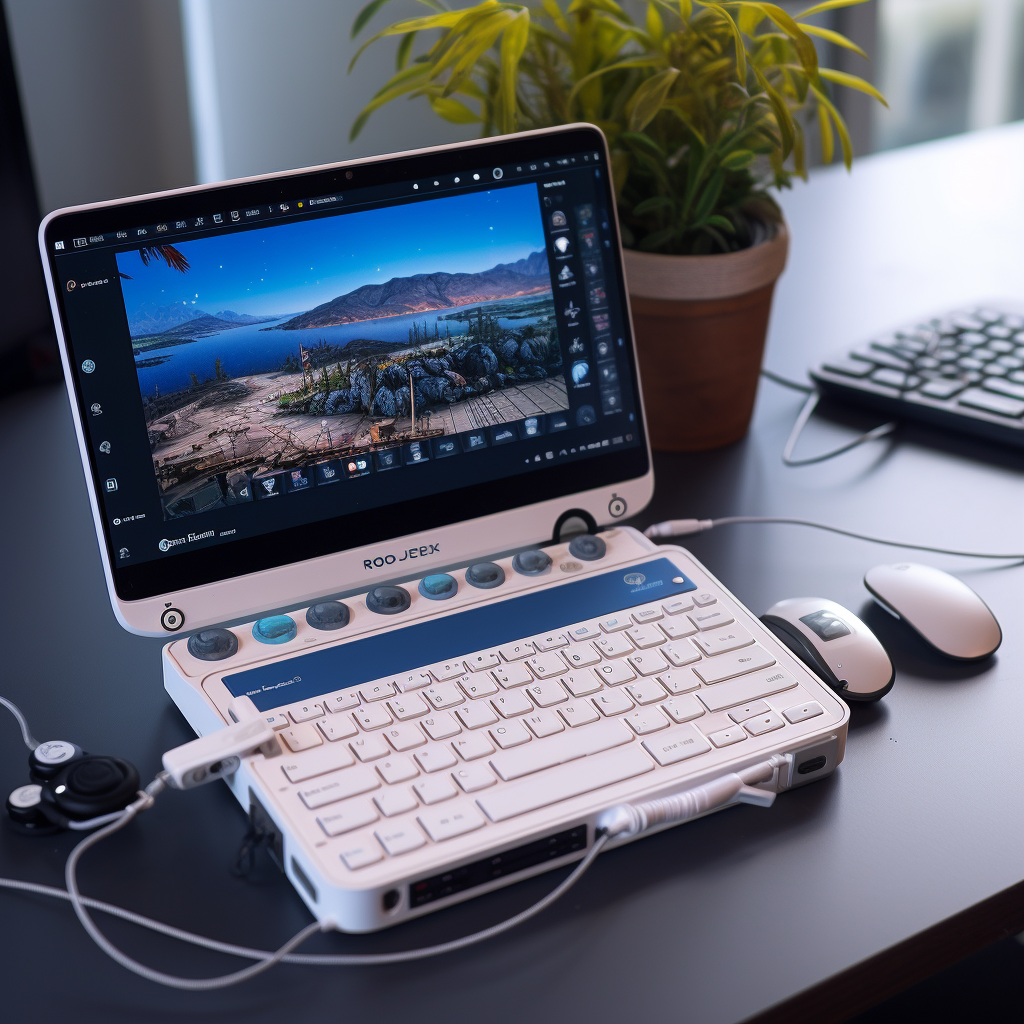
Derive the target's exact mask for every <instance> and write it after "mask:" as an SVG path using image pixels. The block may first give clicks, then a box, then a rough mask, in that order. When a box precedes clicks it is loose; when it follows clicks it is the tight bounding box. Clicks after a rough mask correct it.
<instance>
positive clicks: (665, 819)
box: [597, 754, 785, 839]
mask: <svg viewBox="0 0 1024 1024" xmlns="http://www.w3.org/2000/svg"><path fill="white" fill-rule="evenodd" d="M784 761H785V758H784V757H782V756H780V755H778V754H776V755H775V756H773V757H771V758H769V759H768V760H767V761H762V762H761V763H760V764H756V765H754V766H753V767H751V768H745V769H743V770H742V771H739V772H730V773H729V774H728V775H723V776H722V777H721V778H718V779H713V780H712V781H711V782H705V783H704V785H703V786H696V787H695V788H693V789H687V790H684V791H683V792H682V793H674V794H673V795H672V796H666V797H662V798H661V799H660V800H648V801H645V802H644V803H641V804H619V805H618V806H617V807H611V808H609V809H608V810H607V811H605V812H604V813H603V814H602V815H601V816H600V817H599V818H598V819H597V828H598V830H599V831H603V832H606V833H607V834H608V836H609V837H610V838H613V839H614V838H615V837H617V836H627V837H629V836H637V835H639V834H640V833H641V832H645V831H646V830H647V829H649V828H654V827H655V826H657V825H672V824H675V823H677V822H680V821H687V820H688V819H690V818H695V817H696V816H697V815H698V814H704V813H705V812H707V811H713V810H716V809H717V808H719V807H725V806H726V805H727V804H732V803H743V804H754V805H755V806H757V807H771V805H772V804H773V803H774V802H775V794H774V793H773V792H771V790H767V789H755V788H754V786H753V783H757V782H768V781H769V780H770V779H771V778H772V777H773V776H774V774H775V769H776V768H778V767H779V766H780V765H781V764H782V763H784Z"/></svg>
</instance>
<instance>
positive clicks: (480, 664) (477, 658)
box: [465, 651, 501, 672]
mask: <svg viewBox="0 0 1024 1024" xmlns="http://www.w3.org/2000/svg"><path fill="white" fill-rule="evenodd" d="M500 664H501V658H500V657H498V652H497V651H481V652H480V653H479V654H471V655H469V656H468V657H467V658H466V659H465V665H466V671H467V672H483V671H485V670H486V669H489V668H497V667H498V666H499V665H500Z"/></svg>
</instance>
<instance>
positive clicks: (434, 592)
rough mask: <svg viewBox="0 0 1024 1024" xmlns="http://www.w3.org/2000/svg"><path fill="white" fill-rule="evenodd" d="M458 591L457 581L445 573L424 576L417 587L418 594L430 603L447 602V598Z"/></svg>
mask: <svg viewBox="0 0 1024 1024" xmlns="http://www.w3.org/2000/svg"><path fill="white" fill-rule="evenodd" d="M458 589H459V584H458V581H457V580H456V579H455V577H454V576H449V575H448V573H446V572H439V573H437V574H435V575H434V576H424V577H423V579H421V580H420V585H419V591H420V593H421V594H422V595H423V596H424V597H425V598H427V599H428V600H430V601H447V600H448V598H449V597H454V596H455V595H456V593H457V592H458Z"/></svg>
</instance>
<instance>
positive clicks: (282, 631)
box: [252, 615, 299, 644]
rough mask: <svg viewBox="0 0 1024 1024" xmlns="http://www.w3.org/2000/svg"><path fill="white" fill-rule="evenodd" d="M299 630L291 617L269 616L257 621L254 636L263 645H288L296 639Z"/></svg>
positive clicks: (254, 626) (253, 629) (253, 630)
mask: <svg viewBox="0 0 1024 1024" xmlns="http://www.w3.org/2000/svg"><path fill="white" fill-rule="evenodd" d="M298 628H299V627H298V626H296V625H295V620H294V619H293V618H292V617H291V616H290V615H268V616H267V618H265V619H257V620H256V622H255V623H254V624H253V627H252V635H253V637H254V638H255V639H256V640H259V642H260V643H261V644H286V643H288V641H289V640H294V639H295V634H296V633H297V632H298Z"/></svg>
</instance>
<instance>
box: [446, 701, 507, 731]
mask: <svg viewBox="0 0 1024 1024" xmlns="http://www.w3.org/2000/svg"><path fill="white" fill-rule="evenodd" d="M455 717H456V718H457V719H458V720H459V721H460V722H461V723H462V724H463V726H465V727H466V728H467V729H482V728H483V727H484V726H485V725H494V723H495V722H496V721H497V720H498V716H497V715H496V714H495V713H494V709H493V708H491V707H489V706H488V705H487V704H486V703H485V702H484V701H482V700H481V701H471V702H470V703H469V704H467V705H466V706H465V707H461V708H459V710H458V711H456V712H455Z"/></svg>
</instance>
